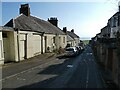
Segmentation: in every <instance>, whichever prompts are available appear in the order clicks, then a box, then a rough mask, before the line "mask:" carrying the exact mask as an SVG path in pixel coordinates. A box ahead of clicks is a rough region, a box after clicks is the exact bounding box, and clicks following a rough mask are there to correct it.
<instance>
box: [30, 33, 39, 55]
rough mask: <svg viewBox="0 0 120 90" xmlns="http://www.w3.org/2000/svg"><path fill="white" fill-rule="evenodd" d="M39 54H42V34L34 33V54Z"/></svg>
mask: <svg viewBox="0 0 120 90" xmlns="http://www.w3.org/2000/svg"><path fill="white" fill-rule="evenodd" d="M29 49H30V48H29ZM39 54H41V36H40V35H33V55H34V56H36V55H39Z"/></svg>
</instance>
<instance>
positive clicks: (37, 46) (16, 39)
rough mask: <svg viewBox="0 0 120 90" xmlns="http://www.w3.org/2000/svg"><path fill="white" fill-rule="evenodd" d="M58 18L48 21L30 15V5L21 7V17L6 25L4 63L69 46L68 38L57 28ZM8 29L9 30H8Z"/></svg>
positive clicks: (4, 29) (4, 31) (4, 30)
mask: <svg viewBox="0 0 120 90" xmlns="http://www.w3.org/2000/svg"><path fill="white" fill-rule="evenodd" d="M53 22H55V24H56V25H57V23H58V20H57V18H50V19H49V20H48V21H45V20H42V19H40V18H38V17H35V16H31V15H30V8H29V5H28V4H23V5H21V8H20V15H19V16H17V17H16V18H13V19H11V20H10V21H9V22H8V23H6V24H5V25H4V28H2V29H3V46H4V52H5V53H4V61H5V62H8V61H16V62H18V61H21V60H24V59H26V58H30V57H33V56H36V55H39V54H42V53H45V52H52V51H53V50H57V49H59V48H65V47H66V45H67V40H66V39H67V36H66V34H65V33H63V32H62V31H61V29H60V28H58V27H57V26H55V25H53V24H54V23H53ZM6 28H7V29H6Z"/></svg>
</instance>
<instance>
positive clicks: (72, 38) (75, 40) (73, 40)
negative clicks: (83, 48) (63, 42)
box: [63, 27, 80, 46]
mask: <svg viewBox="0 0 120 90" xmlns="http://www.w3.org/2000/svg"><path fill="white" fill-rule="evenodd" d="M63 32H64V33H66V34H67V46H78V45H79V44H80V37H79V36H78V35H76V34H75V33H74V30H73V29H72V30H71V31H67V27H63Z"/></svg>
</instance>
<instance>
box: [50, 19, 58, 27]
mask: <svg viewBox="0 0 120 90" xmlns="http://www.w3.org/2000/svg"><path fill="white" fill-rule="evenodd" d="M48 21H49V22H50V23H51V24H53V25H54V26H56V27H58V20H57V18H55V17H51V18H50V19H49V18H48Z"/></svg>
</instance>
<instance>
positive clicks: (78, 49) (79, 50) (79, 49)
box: [76, 46, 81, 54]
mask: <svg viewBox="0 0 120 90" xmlns="http://www.w3.org/2000/svg"><path fill="white" fill-rule="evenodd" d="M76 48H77V51H78V54H80V52H81V47H80V46H76Z"/></svg>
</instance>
